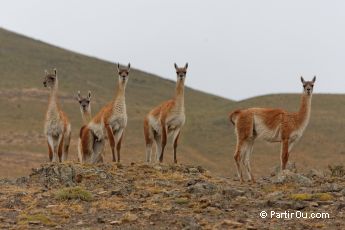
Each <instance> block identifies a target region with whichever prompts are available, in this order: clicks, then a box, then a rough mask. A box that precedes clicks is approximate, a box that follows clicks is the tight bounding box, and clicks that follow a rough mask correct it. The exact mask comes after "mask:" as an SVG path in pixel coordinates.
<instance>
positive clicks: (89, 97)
mask: <svg viewBox="0 0 345 230" xmlns="http://www.w3.org/2000/svg"><path fill="white" fill-rule="evenodd" d="M87 97H88V99H89V101H90V100H91V91H90V90H89V93H88V95H87Z"/></svg>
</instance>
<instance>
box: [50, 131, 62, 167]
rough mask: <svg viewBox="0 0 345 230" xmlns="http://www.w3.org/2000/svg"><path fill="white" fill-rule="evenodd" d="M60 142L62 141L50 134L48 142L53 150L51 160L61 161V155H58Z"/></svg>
mask: <svg viewBox="0 0 345 230" xmlns="http://www.w3.org/2000/svg"><path fill="white" fill-rule="evenodd" d="M58 143H60V141H58V140H56V138H54V137H53V136H50V135H49V136H48V144H49V146H50V148H51V149H52V152H53V157H52V160H51V162H58V161H59V156H58V148H59V145H58Z"/></svg>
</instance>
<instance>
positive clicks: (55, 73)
mask: <svg viewBox="0 0 345 230" xmlns="http://www.w3.org/2000/svg"><path fill="white" fill-rule="evenodd" d="M54 75H55V76H56V75H57V70H56V68H54Z"/></svg>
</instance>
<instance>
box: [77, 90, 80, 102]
mask: <svg viewBox="0 0 345 230" xmlns="http://www.w3.org/2000/svg"><path fill="white" fill-rule="evenodd" d="M76 99H77V101H78V102H80V101H81V98H80V91H79V90H78V94H77V96H76Z"/></svg>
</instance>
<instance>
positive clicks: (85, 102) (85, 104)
mask: <svg viewBox="0 0 345 230" xmlns="http://www.w3.org/2000/svg"><path fill="white" fill-rule="evenodd" d="M77 101H78V102H79V105H80V109H81V110H82V112H88V111H90V110H91V108H90V106H91V91H89V93H88V95H87V97H86V98H84V97H81V96H80V91H78V95H77Z"/></svg>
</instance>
